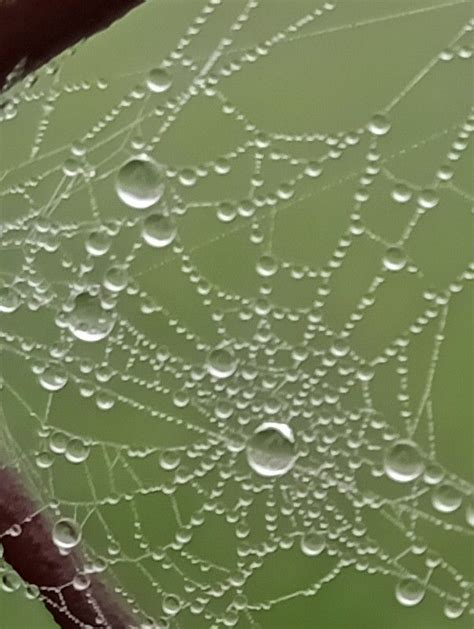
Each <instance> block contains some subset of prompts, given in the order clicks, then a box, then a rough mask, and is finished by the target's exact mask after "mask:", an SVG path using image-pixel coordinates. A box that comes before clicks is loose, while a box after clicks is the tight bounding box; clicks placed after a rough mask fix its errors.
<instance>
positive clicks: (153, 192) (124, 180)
mask: <svg viewBox="0 0 474 629" xmlns="http://www.w3.org/2000/svg"><path fill="white" fill-rule="evenodd" d="M115 189H116V191H117V194H118V196H119V198H120V199H121V200H122V201H123V202H124V203H126V204H127V205H129V206H130V207H133V208H137V209H144V208H147V207H150V206H151V205H153V204H154V203H156V202H157V201H159V199H160V198H161V196H162V194H163V192H164V189H165V186H164V170H163V169H162V168H161V167H160V166H159V165H158V164H157V163H156V162H154V161H152V160H151V159H149V158H148V157H146V158H145V157H144V158H141V159H138V158H134V159H131V160H130V161H128V162H126V163H125V164H124V165H123V166H122V168H121V169H120V170H119V172H118V174H117V179H116V182H115Z"/></svg>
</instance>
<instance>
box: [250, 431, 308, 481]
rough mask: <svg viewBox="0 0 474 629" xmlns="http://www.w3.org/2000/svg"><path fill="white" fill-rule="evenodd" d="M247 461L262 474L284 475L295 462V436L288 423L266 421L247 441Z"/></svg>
mask: <svg viewBox="0 0 474 629" xmlns="http://www.w3.org/2000/svg"><path fill="white" fill-rule="evenodd" d="M246 453H247V461H248V463H249V465H250V467H251V468H252V469H253V470H254V471H255V472H257V474H260V476H282V475H283V474H286V473H287V472H289V471H290V470H291V469H292V467H293V465H294V464H295V461H296V458H297V455H296V452H295V437H294V434H293V430H292V429H291V428H290V426H288V425H287V424H280V423H277V422H265V423H263V424H262V425H261V426H260V427H259V428H257V430H256V431H255V433H254V435H253V437H251V439H250V440H249V442H248V443H247V448H246Z"/></svg>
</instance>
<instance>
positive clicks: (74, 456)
mask: <svg viewBox="0 0 474 629" xmlns="http://www.w3.org/2000/svg"><path fill="white" fill-rule="evenodd" d="M88 456H89V447H88V446H87V445H86V444H85V443H84V442H83V441H82V439H79V438H74V439H71V440H70V441H68V444H67V446H66V452H65V457H66V459H67V460H68V461H69V462H70V463H82V462H83V461H85V460H86V459H87V458H88Z"/></svg>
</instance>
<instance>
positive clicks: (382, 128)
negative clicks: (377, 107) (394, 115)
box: [367, 114, 392, 135]
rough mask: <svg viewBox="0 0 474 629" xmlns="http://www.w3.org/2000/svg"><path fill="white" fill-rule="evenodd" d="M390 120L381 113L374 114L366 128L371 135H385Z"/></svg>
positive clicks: (388, 129) (389, 125)
mask: <svg viewBox="0 0 474 629" xmlns="http://www.w3.org/2000/svg"><path fill="white" fill-rule="evenodd" d="M391 126H392V125H391V124H390V121H389V120H388V118H387V117H386V116H384V115H383V114H375V116H372V118H371V119H370V122H369V124H368V125H367V128H368V130H369V131H370V133H372V134H373V135H386V134H387V133H388V132H389V131H390V128H391Z"/></svg>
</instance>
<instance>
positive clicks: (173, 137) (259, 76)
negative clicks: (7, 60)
mask: <svg viewBox="0 0 474 629" xmlns="http://www.w3.org/2000/svg"><path fill="white" fill-rule="evenodd" d="M276 6H278V11H275V10H274V9H275V7H276ZM471 9H472V5H470V3H468V2H463V1H454V2H444V3H440V2H438V3H435V2H433V0H431V2H421V1H420V2H417V3H409V2H390V3H365V2H343V1H341V2H338V3H332V2H326V3H315V2H306V1H305V2H303V1H301V2H294V3H293V2H292V3H283V2H282V3H275V2H271V1H270V0H266V1H258V0H249V1H248V2H226V3H224V2H222V1H221V0H211V1H210V2H208V3H207V4H201V3H199V2H192V3H187V4H186V5H183V11H182V15H176V13H175V14H172V12H171V10H170V8H169V6H168V5H167V4H166V3H159V2H149V3H148V4H147V5H146V6H145V7H143V8H141V9H139V10H137V11H136V12H135V13H133V14H131V15H130V16H129V17H128V18H127V19H126V20H124V21H123V22H122V24H121V25H120V26H119V27H116V28H115V29H111V31H114V30H115V31H116V32H118V33H119V36H120V39H119V40H118V41H119V42H121V43H122V44H123V45H125V44H124V41H129V46H130V50H133V43H134V42H133V37H134V35H133V33H135V34H136V33H137V32H140V33H143V44H142V47H143V50H144V51H147V52H146V55H145V52H144V53H143V54H144V55H145V57H146V59H147V62H146V65H141V66H140V62H139V61H138V62H137V63H136V64H135V66H136V67H137V66H138V67H139V69H138V70H133V66H134V61H133V58H132V60H131V61H130V60H129V63H128V64H126V68H125V70H124V71H123V72H121V73H117V72H116V71H114V72H111V74H110V75H109V76H107V78H106V79H103V78H97V79H95V78H93V79H83V78H82V77H81V76H79V77H78V76H77V75H78V73H80V72H82V70H80V68H81V66H80V64H79V63H78V61H77V59H78V58H79V59H80V58H81V55H83V57H84V58H85V60H86V61H85V64H86V65H87V63H89V64H90V67H91V72H92V63H93V62H94V54H98V53H101V52H102V53H103V52H104V49H101V47H100V46H101V44H100V40H101V38H100V37H98V38H95V39H94V40H92V41H90V42H87V43H85V44H82V45H81V46H79V47H78V48H77V49H76V50H73V51H69V52H68V53H66V54H64V55H63V56H62V57H61V58H60V59H59V60H56V61H55V62H53V63H51V64H50V65H49V66H48V67H47V68H45V69H44V70H43V71H41V72H39V73H37V74H36V75H35V76H34V77H30V78H29V79H26V80H25V81H24V82H23V83H22V84H21V85H19V86H17V87H15V88H13V89H10V91H9V92H8V93H6V94H5V95H4V102H3V104H2V110H1V125H2V126H1V128H2V136H3V143H4V146H10V145H11V146H12V147H13V146H15V150H12V157H11V164H8V160H9V157H8V156H7V157H6V158H4V159H3V158H2V161H3V162H5V164H6V167H5V169H4V171H3V172H2V175H1V177H0V195H1V203H2V229H1V259H2V266H1V269H2V270H1V282H2V287H1V288H0V310H1V313H2V314H1V317H2V331H1V346H2V356H3V358H2V366H3V372H4V373H3V381H2V386H3V391H2V405H3V411H4V420H2V421H3V424H2V434H3V443H2V457H3V458H4V459H5V461H6V462H8V464H9V465H15V466H16V467H17V468H18V469H19V470H21V472H22V473H23V474H24V475H25V477H27V478H28V479H29V482H30V483H31V484H32V486H34V487H35V488H36V491H37V492H38V495H39V496H40V497H41V498H40V500H41V504H42V505H43V506H44V511H45V512H46V513H48V514H49V515H50V516H51V518H52V520H53V521H54V522H56V523H59V524H61V523H63V524H64V522H66V523H67V522H69V524H70V527H73V528H74V527H76V529H75V535H76V539H74V534H73V533H71V530H70V529H69V532H68V535H69V537H68V538H66V539H64V538H63V539H62V540H61V538H60V536H59V538H58V540H57V543H58V545H59V546H60V547H62V549H63V551H64V552H67V548H68V546H74V545H75V544H76V542H77V543H78V542H79V538H80V537H82V542H81V551H82V552H83V553H84V556H85V559H86V562H85V564H84V569H83V574H81V575H78V578H79V577H81V578H82V581H81V584H82V585H84V583H85V586H86V587H87V575H88V574H92V573H100V574H101V575H104V576H105V577H106V578H107V579H109V580H110V581H111V582H112V583H113V584H114V587H115V590H116V592H117V593H118V594H119V595H120V596H122V597H123V598H124V600H126V601H127V603H129V604H130V605H131V607H132V609H133V611H134V613H135V614H136V615H137V618H138V619H139V620H138V621H137V623H138V624H140V626H143V627H145V626H146V627H148V626H153V627H162V628H164V627H184V628H186V627H193V628H194V627H201V626H202V627H222V626H224V627H234V626H238V627H253V628H255V627H257V626H262V627H276V626H279V625H278V614H279V613H280V609H281V608H282V607H283V606H285V605H291V603H292V602H294V601H296V600H298V601H301V600H304V601H305V609H306V610H307V612H308V613H309V614H312V613H314V610H317V608H318V596H320V595H321V593H322V592H323V591H324V589H325V588H327V587H331V586H332V584H333V582H335V583H337V581H338V580H342V579H344V576H345V575H346V574H353V573H354V571H356V572H359V573H366V574H367V575H375V578H382V577H383V578H387V579H390V580H391V583H392V585H391V587H392V588H393V591H394V597H395V598H396V599H397V600H398V601H399V602H400V603H401V604H402V605H405V606H409V607H411V606H413V605H416V604H418V603H419V604H420V605H423V604H428V603H427V601H425V600H424V599H425V598H426V599H428V598H430V600H436V601H437V603H436V604H439V605H440V622H442V618H443V611H444V617H445V618H447V619H457V618H460V619H463V620H464V621H466V622H469V620H468V616H469V615H472V614H473V607H472V588H473V582H472V580H471V579H472V577H471V576H470V575H469V571H470V565H469V564H470V563H471V562H470V561H469V557H470V556H472V555H471V552H470V549H472V545H471V543H472V542H471V539H472V526H473V524H474V502H473V489H472V485H471V484H470V483H469V479H468V476H469V473H470V472H471V470H472V467H471V464H470V463H469V461H468V457H469V447H470V445H469V441H470V440H469V439H466V442H467V445H466V447H467V448H468V449H467V455H466V456H461V457H458V456H457V455H453V452H452V447H453V442H452V441H450V440H452V439H453V438H454V436H456V437H457V438H460V440H461V441H462V433H463V431H464V428H463V426H464V424H462V422H461V419H462V417H461V419H460V420H459V423H458V422H457V421H456V418H455V417H449V416H448V417H447V416H446V413H451V412H452V409H455V411H456V413H457V414H458V415H459V414H462V412H463V411H462V406H460V405H459V404H460V403H458V406H456V403H455V402H453V397H454V398H455V397H456V396H458V397H459V398H460V400H461V402H462V400H464V409H465V407H466V405H467V406H469V404H470V401H469V398H466V392H465V389H466V387H467V388H468V387H469V380H467V379H466V380H465V381H464V384H463V382H462V380H459V378H460V377H463V376H464V377H466V370H468V369H469V364H468V363H469V360H468V359H466V348H465V345H464V346H463V344H465V336H466V335H469V334H471V332H470V331H469V330H468V328H467V326H466V316H465V315H466V309H467V308H470V307H471V305H472V301H470V298H471V295H470V293H469V290H470V287H469V280H471V279H472V277H473V271H474V268H473V265H472V263H471V261H470V256H471V252H470V241H471V238H470V235H471V234H472V224H471V220H472V215H471V206H472V201H473V193H472V190H471V189H470V184H469V180H470V178H469V170H470V169H469V165H470V164H472V159H471V158H470V155H471V153H470V151H471V150H472V149H471V148H470V145H469V140H470V137H471V134H472V131H473V129H474V115H473V113H472V110H470V106H469V103H468V97H469V96H470V94H469V93H468V92H469V90H468V89H466V85H469V82H470V80H471V78H472V74H469V73H470V72H472V70H471V68H470V63H469V60H471V59H472V29H473V20H472V18H471ZM270 14H271V15H270ZM440 15H442V21H441V22H440ZM156 20H161V21H162V23H163V24H166V28H164V27H163V28H162V27H160V25H158V28H156V27H154V28H153V29H148V30H147V22H150V21H151V22H153V23H156ZM127 24H131V25H135V29H132V28H131V29H130V30H131V31H133V33H132V34H130V32H128V31H127V30H126V26H127ZM440 24H441V25H442V26H439V25H440ZM137 25H138V28H137ZM435 25H437V26H438V28H435ZM430 28H432V35H433V36H432V38H431V36H430V38H428V39H432V41H430V42H428V43H426V42H424V41H422V42H420V39H422V40H424V38H425V33H424V31H425V29H428V30H429V29H430ZM162 30H163V31H165V32H162ZM374 33H375V34H376V35H378V37H379V38H380V39H379V40H377V39H371V37H373V36H374ZM158 34H159V35H160V41H158V42H157V41H156V40H157V37H158ZM349 35H351V37H352V38H353V39H352V40H350V39H349ZM346 36H347V39H346ZM101 37H103V36H101ZM127 37H128V40H127V39H126V38H127ZM404 38H406V39H407V42H408V43H410V44H411V45H412V47H413V50H410V54H412V58H411V59H410V62H406V63H400V62H399V61H398V60H397V59H396V57H397V55H401V52H400V43H399V42H400V39H402V40H403V39H404ZM367 41H369V44H370V45H367ZM412 41H413V42H415V43H414V44H413V43H412ZM346 42H347V43H346ZM351 42H352V43H351ZM363 42H366V43H365V44H364V43H363ZM395 42H398V44H397V45H398V51H397V52H392V48H391V47H392V46H394V45H395ZM115 43H117V41H116V42H115ZM408 43H407V45H408ZM94 46H95V48H94ZM135 46H136V42H135ZM382 49H383V50H382ZM119 54H121V53H120V51H119ZM329 54H330V55H332V56H333V58H334V60H333V65H331V64H330V63H329V61H328V55H329ZM88 55H89V56H88ZM351 55H357V57H354V56H351ZM380 56H382V58H383V59H382V61H380V60H379V59H378V57H380ZM132 57H133V54H132ZM393 57H395V60H394V59H393ZM136 58H137V59H139V55H138V54H137V57H136ZM295 58H296V59H297V63H295ZM142 63H143V62H142ZM364 64H366V67H365V70H364V68H363V67H362V66H363V65H364ZM82 67H83V66H82ZM99 67H101V66H100V63H99ZM112 67H113V68H116V67H117V63H116V62H115V64H114V65H113V66H112ZM372 71H373V72H374V73H375V74H374V76H373V77H372V76H369V77H368V78H367V76H366V74H367V72H368V73H371V72H372ZM364 75H365V78H364ZM387 77H388V78H387ZM364 81H365V83H364ZM440 85H441V86H443V89H442V93H440V89H439V86H440ZM354 90H355V91H354ZM335 122H337V125H336V128H334V124H335ZM308 126H309V130H308V128H307V127H308ZM20 130H22V133H21V134H20ZM63 138H66V140H64V139H63ZM58 140H60V142H58ZM124 201H125V202H124ZM447 215H448V217H449V218H448V219H447V218H446V216H447ZM467 319H468V321H467V323H469V318H467ZM456 352H458V354H456ZM468 353H469V352H468ZM456 356H463V358H462V359H459V358H455V357H456ZM455 361H456V363H458V362H459V364H456V368H457V369H458V370H456V368H455V367H454V362H455ZM453 372H454V374H455V376H452V373H453ZM460 373H461V376H460ZM467 373H469V372H468V371H467ZM453 378H458V381H457V382H453ZM453 392H454V393H453ZM463 396H464V397H463ZM466 400H467V401H466ZM77 409H79V411H78V410H77ZM464 412H465V410H464ZM466 425H467V426H468V424H466ZM455 433H457V434H455ZM461 448H462V445H461ZM461 451H462V452H463V453H464V451H463V450H461ZM19 525H20V526H21V522H19ZM11 534H18V531H14V532H13V531H12V530H9V531H3V532H1V537H3V536H5V535H11ZM290 564H291V565H290ZM292 566H294V567H292ZM1 569H2V573H3V577H2V578H3V581H2V582H3V589H4V590H5V591H6V592H11V591H17V592H24V593H25V594H26V595H27V596H29V597H31V596H33V595H32V591H31V588H28V586H27V585H25V584H23V583H22V582H21V580H19V579H18V578H17V577H16V576H15V574H14V573H13V572H12V570H11V568H10V567H9V566H8V565H7V564H3V565H2V568H1ZM285 571H288V573H289V579H290V580H287V579H284V578H282V577H278V578H276V576H275V575H279V574H280V573H281V574H284V573H285ZM367 578H369V577H367ZM372 578H374V577H372ZM82 585H81V587H82ZM69 586H70V584H65V586H64V587H69ZM56 593H57V592H56ZM51 594H52V593H51V592H49V591H48V588H40V589H39V590H38V591H36V592H34V596H35V597H37V598H39V599H48V598H50V597H51ZM78 626H80V627H85V625H84V624H83V623H81V622H80V621H78ZM97 626H102V625H101V624H100V622H99V621H98V625H97ZM295 626H296V625H295ZM311 626H313V625H311ZM466 626H467V625H466Z"/></svg>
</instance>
